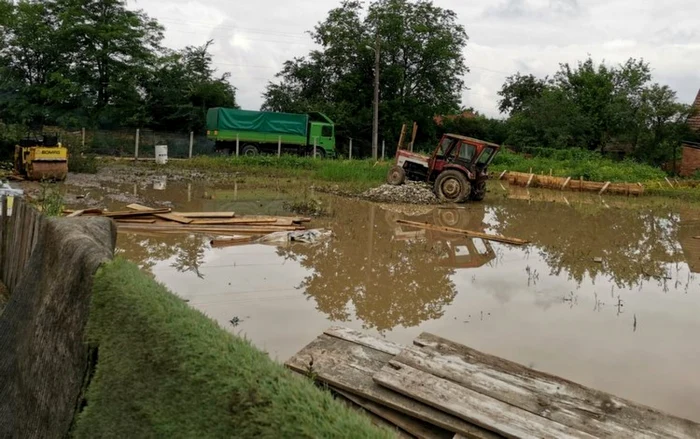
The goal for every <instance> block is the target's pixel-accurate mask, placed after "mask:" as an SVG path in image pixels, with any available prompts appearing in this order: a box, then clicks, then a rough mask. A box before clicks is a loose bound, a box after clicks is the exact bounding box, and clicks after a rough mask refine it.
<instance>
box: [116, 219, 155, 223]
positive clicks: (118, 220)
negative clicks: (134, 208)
mask: <svg viewBox="0 0 700 439" xmlns="http://www.w3.org/2000/svg"><path fill="white" fill-rule="evenodd" d="M115 221H116V222H117V223H123V224H155V222H156V220H155V219H153V218H117V219H116V220H115Z"/></svg>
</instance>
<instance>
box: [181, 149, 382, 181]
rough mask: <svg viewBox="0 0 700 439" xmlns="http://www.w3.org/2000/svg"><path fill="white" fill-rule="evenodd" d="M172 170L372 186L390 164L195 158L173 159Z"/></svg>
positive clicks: (265, 157) (318, 160)
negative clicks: (293, 178) (193, 170)
mask: <svg viewBox="0 0 700 439" xmlns="http://www.w3.org/2000/svg"><path fill="white" fill-rule="evenodd" d="M168 166H169V167H172V168H175V169H197V170H200V171H213V172H228V173H242V174H244V175H253V176H256V175H265V176H270V177H296V178H303V179H309V180H315V181H320V182H328V183H347V184H350V185H353V186H356V187H365V188H366V187H371V186H375V185H377V184H381V183H382V182H384V179H385V178H386V173H387V171H388V170H389V167H390V166H391V162H388V161H384V162H376V163H375V162H374V161H372V160H320V159H313V158H309V157H296V156H290V155H286V156H282V157H279V158H278V157H275V156H257V157H210V156H203V157H194V158H192V159H191V160H172V161H170V162H169V163H168Z"/></svg>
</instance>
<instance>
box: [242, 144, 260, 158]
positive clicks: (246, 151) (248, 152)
mask: <svg viewBox="0 0 700 439" xmlns="http://www.w3.org/2000/svg"><path fill="white" fill-rule="evenodd" d="M258 154H260V150H259V149H258V147H257V146H255V145H250V144H248V145H244V146H243V149H242V150H241V155H245V156H254V155H258Z"/></svg>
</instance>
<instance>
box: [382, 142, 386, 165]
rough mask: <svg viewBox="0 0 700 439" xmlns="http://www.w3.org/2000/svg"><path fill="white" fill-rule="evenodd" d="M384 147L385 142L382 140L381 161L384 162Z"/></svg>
mask: <svg viewBox="0 0 700 439" xmlns="http://www.w3.org/2000/svg"><path fill="white" fill-rule="evenodd" d="M385 147H386V141H385V140H382V160H384V149H385Z"/></svg>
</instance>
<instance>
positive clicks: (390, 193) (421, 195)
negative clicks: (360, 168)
mask: <svg viewBox="0 0 700 439" xmlns="http://www.w3.org/2000/svg"><path fill="white" fill-rule="evenodd" d="M361 198H364V199H365V200H369V201H376V202H379V203H405V204H439V203H440V200H438V198H437V197H436V196H435V194H434V193H433V190H432V188H431V187H430V185H428V184H426V183H422V182H416V181H407V182H406V183H405V184H402V185H399V186H392V185H390V184H383V185H381V186H379V187H375V188H372V189H369V190H368V191H366V192H364V193H363V194H362V195H361Z"/></svg>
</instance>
